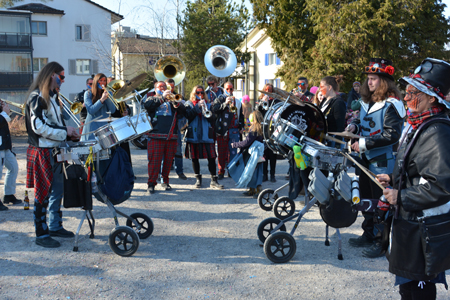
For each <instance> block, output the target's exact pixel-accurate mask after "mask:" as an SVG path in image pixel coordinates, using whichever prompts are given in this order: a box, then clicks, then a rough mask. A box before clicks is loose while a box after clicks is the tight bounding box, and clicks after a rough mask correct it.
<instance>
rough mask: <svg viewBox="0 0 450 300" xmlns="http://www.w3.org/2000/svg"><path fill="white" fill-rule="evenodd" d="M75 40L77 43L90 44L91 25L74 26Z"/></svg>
mask: <svg viewBox="0 0 450 300" xmlns="http://www.w3.org/2000/svg"><path fill="white" fill-rule="evenodd" d="M75 40H76V41H79V42H90V41H91V25H75Z"/></svg>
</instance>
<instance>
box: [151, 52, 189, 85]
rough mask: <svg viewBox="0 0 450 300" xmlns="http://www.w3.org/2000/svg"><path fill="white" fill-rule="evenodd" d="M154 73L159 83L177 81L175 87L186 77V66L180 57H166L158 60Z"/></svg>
mask: <svg viewBox="0 0 450 300" xmlns="http://www.w3.org/2000/svg"><path fill="white" fill-rule="evenodd" d="M153 72H154V74H155V78H156V79H157V80H158V81H165V80H166V79H169V78H170V79H173V80H174V81H175V85H178V84H180V83H181V82H182V81H183V79H184V77H185V76H186V66H185V65H184V62H183V61H182V60H181V59H179V58H178V57H176V56H173V55H166V56H163V57H161V58H160V59H158V61H157V62H156V64H155V68H154V70H153Z"/></svg>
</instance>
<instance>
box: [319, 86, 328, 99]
mask: <svg viewBox="0 0 450 300" xmlns="http://www.w3.org/2000/svg"><path fill="white" fill-rule="evenodd" d="M320 92H321V93H322V96H323V97H325V96H326V94H327V92H328V90H327V87H326V86H324V85H323V86H321V87H320Z"/></svg>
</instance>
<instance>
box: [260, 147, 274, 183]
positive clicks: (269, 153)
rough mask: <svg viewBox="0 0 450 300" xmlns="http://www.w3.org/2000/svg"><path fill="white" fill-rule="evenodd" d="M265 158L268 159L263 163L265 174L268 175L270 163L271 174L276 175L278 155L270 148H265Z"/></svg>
mask: <svg viewBox="0 0 450 300" xmlns="http://www.w3.org/2000/svg"><path fill="white" fill-rule="evenodd" d="M264 158H265V159H266V161H265V162H264V163H263V175H264V176H267V175H268V167H269V163H270V176H275V168H276V166H277V155H276V154H275V153H273V151H272V150H271V149H270V148H266V149H265V150H264Z"/></svg>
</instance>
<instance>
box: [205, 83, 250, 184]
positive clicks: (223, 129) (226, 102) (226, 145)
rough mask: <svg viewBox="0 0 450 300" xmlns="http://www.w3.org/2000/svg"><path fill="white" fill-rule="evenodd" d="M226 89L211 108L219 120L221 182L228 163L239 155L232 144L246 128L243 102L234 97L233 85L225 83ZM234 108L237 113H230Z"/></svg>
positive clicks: (218, 150) (218, 147)
mask: <svg viewBox="0 0 450 300" xmlns="http://www.w3.org/2000/svg"><path fill="white" fill-rule="evenodd" d="M224 87H225V92H224V94H222V95H220V96H218V98H216V99H215V100H214V102H213V106H212V108H211V111H212V112H213V113H214V114H215V115H216V120H217V121H216V128H215V130H216V133H217V152H218V167H219V180H221V179H223V178H224V174H225V168H226V166H227V164H228V162H229V161H231V160H232V159H233V157H234V156H235V155H236V154H237V150H236V149H231V143H233V142H238V141H239V140H240V134H241V133H242V132H243V131H244V126H245V120H244V113H243V112H242V104H241V101H239V100H238V99H236V98H235V97H234V96H233V90H234V88H233V84H232V83H231V82H225V84H224ZM232 106H234V107H235V108H236V112H235V113H233V112H231V111H230V107H232Z"/></svg>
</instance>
